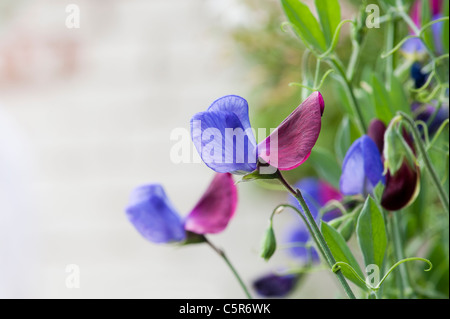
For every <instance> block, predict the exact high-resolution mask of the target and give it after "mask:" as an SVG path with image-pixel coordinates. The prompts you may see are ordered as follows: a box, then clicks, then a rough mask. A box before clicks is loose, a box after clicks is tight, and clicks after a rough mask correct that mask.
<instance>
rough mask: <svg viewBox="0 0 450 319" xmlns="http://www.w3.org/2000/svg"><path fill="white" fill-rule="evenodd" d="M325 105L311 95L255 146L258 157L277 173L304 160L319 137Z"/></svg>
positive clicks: (319, 98)
mask: <svg viewBox="0 0 450 319" xmlns="http://www.w3.org/2000/svg"><path fill="white" fill-rule="evenodd" d="M324 105H325V104H324V101H323V98H322V95H321V94H320V92H314V93H313V94H311V95H310V96H309V97H308V98H307V99H306V100H305V101H303V103H302V104H300V105H299V106H298V107H297V108H296V109H295V110H294V111H293V112H292V113H291V114H290V115H289V116H288V117H287V118H286V119H285V120H284V121H283V122H281V124H280V125H279V126H278V127H277V128H276V129H275V130H274V131H273V132H272V134H270V135H269V136H268V137H267V138H266V139H265V140H264V141H262V142H261V143H260V144H259V145H258V155H259V157H260V158H261V159H263V160H264V161H265V162H267V163H269V164H270V165H272V166H274V167H276V168H278V169H280V170H290V169H294V168H296V167H297V166H299V165H300V164H302V163H303V162H304V161H306V160H307V159H308V157H309V155H310V154H311V150H312V148H313V147H314V145H315V144H316V141H317V138H318V137H319V133H320V127H321V122H322V119H321V117H322V113H323V110H324ZM271 141H272V145H271ZM277 144H278V145H277ZM271 146H272V147H271ZM277 146H278V147H277Z"/></svg>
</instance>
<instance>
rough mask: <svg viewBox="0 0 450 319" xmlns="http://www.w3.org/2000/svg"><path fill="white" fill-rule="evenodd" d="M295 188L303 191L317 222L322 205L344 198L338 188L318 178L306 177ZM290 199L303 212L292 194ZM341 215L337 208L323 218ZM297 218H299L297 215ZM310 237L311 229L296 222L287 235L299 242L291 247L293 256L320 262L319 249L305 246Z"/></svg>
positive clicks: (294, 241)
mask: <svg viewBox="0 0 450 319" xmlns="http://www.w3.org/2000/svg"><path fill="white" fill-rule="evenodd" d="M295 188H298V189H299V190H300V191H301V192H302V195H303V198H304V200H305V202H306V205H307V206H308V208H309V210H310V212H311V214H312V216H313V217H314V219H315V220H316V221H317V222H318V221H320V219H321V216H320V214H319V211H320V209H321V208H322V207H324V206H325V205H326V204H328V202H330V201H331V200H337V201H340V200H341V199H342V195H341V194H340V193H339V192H338V191H337V190H336V189H334V188H333V187H332V186H331V185H329V184H328V183H326V182H324V181H321V180H318V179H316V178H311V177H310V178H304V179H302V180H300V181H299V182H298V183H296V184H295ZM289 201H290V203H291V204H292V205H293V206H295V207H297V209H299V210H300V211H301V212H303V209H302V208H301V206H300V204H299V203H298V201H297V200H296V199H295V198H294V197H293V196H292V195H290V196H289ZM340 215H341V212H340V211H339V209H335V210H332V211H330V212H328V213H327V214H325V215H324V216H323V218H322V219H323V220H324V221H330V220H332V219H334V218H336V217H339V216H340ZM296 218H297V219H298V217H297V216H296ZM310 239H311V237H310V234H309V231H308V229H307V227H306V226H305V225H304V223H303V222H299V223H296V224H295V225H294V226H293V227H292V228H291V229H290V231H289V232H288V237H287V242H289V243H292V244H298V247H292V248H291V249H290V253H291V254H292V256H294V257H298V258H300V259H303V260H307V261H312V262H318V261H319V255H318V254H317V251H316V250H315V249H314V248H313V247H304V246H303V245H305V246H306V245H307V244H308V242H309V241H310Z"/></svg>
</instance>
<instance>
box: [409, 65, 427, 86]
mask: <svg viewBox="0 0 450 319" xmlns="http://www.w3.org/2000/svg"><path fill="white" fill-rule="evenodd" d="M428 76H429V74H428V73H424V72H422V65H421V64H420V63H419V62H414V63H413V65H412V66H411V77H412V78H413V80H414V86H415V88H416V89H418V88H421V87H422V86H424V85H425V83H426V82H427V79H428Z"/></svg>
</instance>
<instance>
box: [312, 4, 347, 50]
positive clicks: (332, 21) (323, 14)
mask: <svg viewBox="0 0 450 319" xmlns="http://www.w3.org/2000/svg"><path fill="white" fill-rule="evenodd" d="M315 4H316V8H317V13H318V14H319V19H320V24H321V25H322V31H323V34H324V36H325V40H326V41H327V45H328V46H330V44H331V42H332V40H333V36H334V33H335V31H336V28H337V26H338V25H339V23H340V22H341V6H340V5H339V1H338V0H315Z"/></svg>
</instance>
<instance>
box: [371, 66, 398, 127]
mask: <svg viewBox="0 0 450 319" xmlns="http://www.w3.org/2000/svg"><path fill="white" fill-rule="evenodd" d="M372 89H373V93H372V98H373V103H374V105H375V111H376V116H377V118H378V119H380V120H381V121H383V122H384V123H389V121H390V120H391V118H393V117H394V112H393V111H392V102H391V99H390V96H389V94H388V92H387V90H386V87H385V86H384V84H383V82H382V81H381V80H380V79H379V78H378V77H377V76H376V75H373V76H372Z"/></svg>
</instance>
